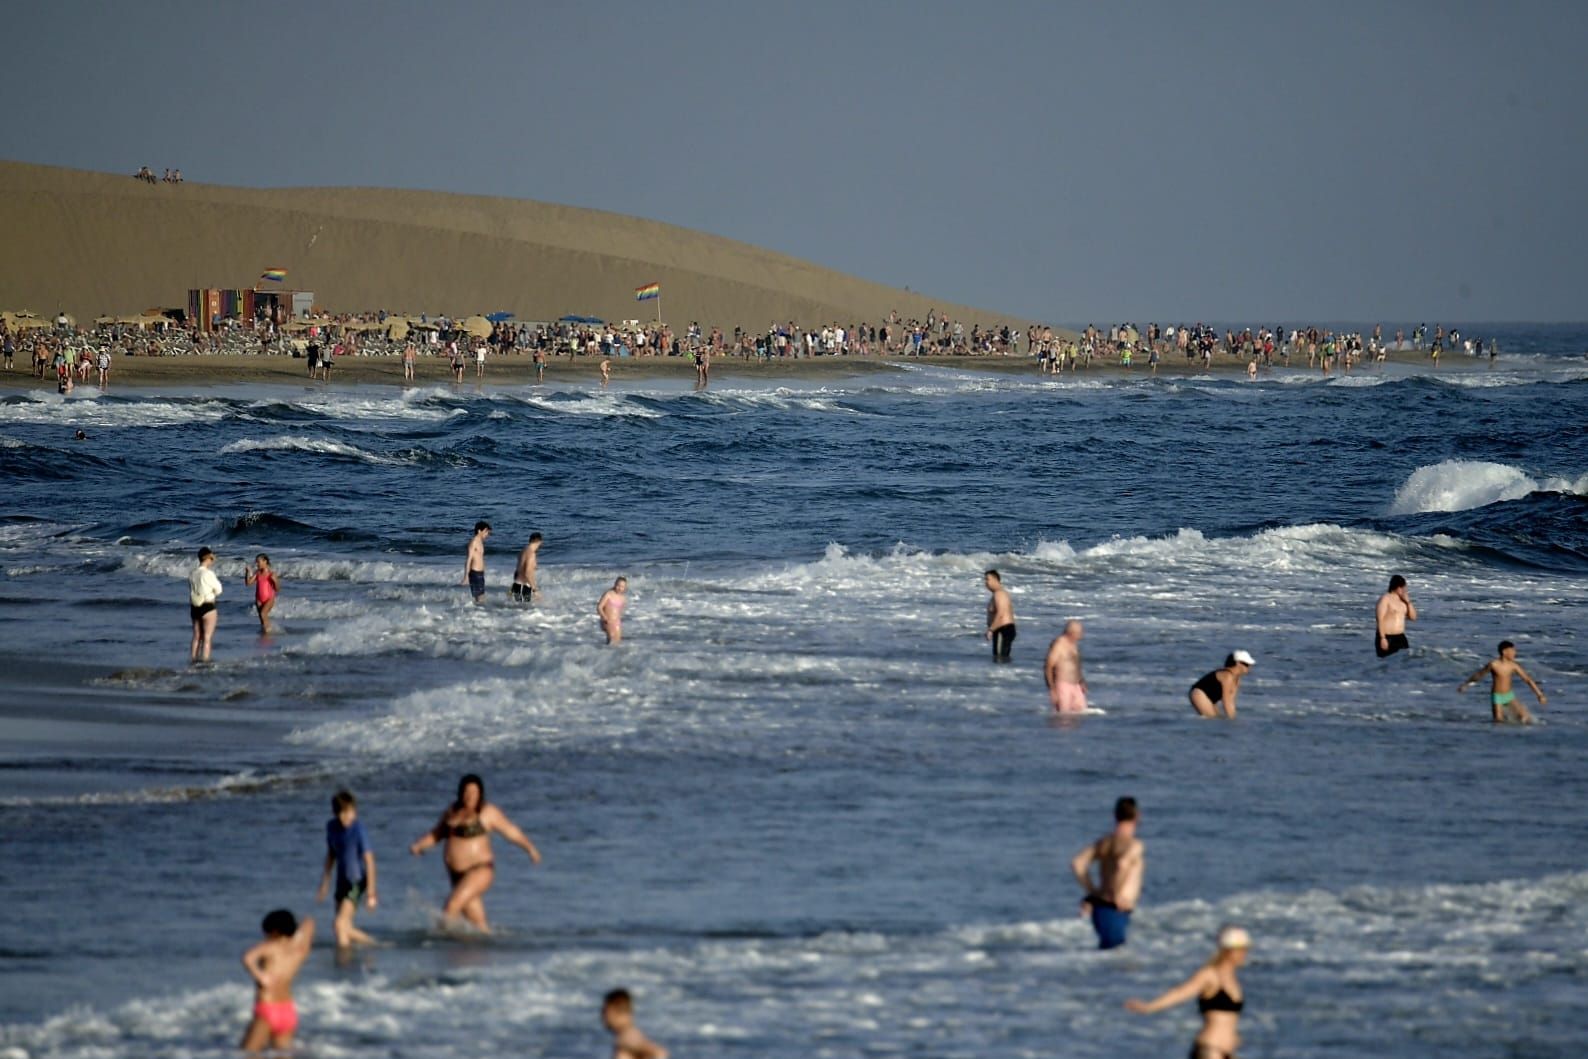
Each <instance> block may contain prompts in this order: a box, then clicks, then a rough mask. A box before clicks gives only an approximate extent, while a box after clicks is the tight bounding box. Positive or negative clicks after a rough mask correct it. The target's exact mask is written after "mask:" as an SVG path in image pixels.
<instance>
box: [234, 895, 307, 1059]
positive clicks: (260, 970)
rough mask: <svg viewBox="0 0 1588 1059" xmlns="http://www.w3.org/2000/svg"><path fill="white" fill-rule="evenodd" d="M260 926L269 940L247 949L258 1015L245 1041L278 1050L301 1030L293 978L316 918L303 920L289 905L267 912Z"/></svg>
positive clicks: (246, 1045) (248, 1047)
mask: <svg viewBox="0 0 1588 1059" xmlns="http://www.w3.org/2000/svg"><path fill="white" fill-rule="evenodd" d="M260 929H261V930H263V931H264V934H265V940H264V941H261V942H260V943H259V944H258V945H255V946H254V947H253V948H251V949H249V950H248V951H247V952H245V953H243V966H244V967H246V968H247V969H248V977H250V978H252V979H253V980H254V1017H253V1021H251V1022H250V1023H249V1024H248V1032H247V1033H244V1034H243V1042H242V1045H241V1047H242V1049H243V1051H245V1052H262V1051H264V1050H265V1048H266V1046H269V1047H270V1048H272V1049H277V1050H282V1049H287V1048H291V1047H292V1035H293V1034H295V1033H296V1032H297V1031H298V1008H297V1005H296V1004H294V1003H293V1002H292V980H293V979H294V978H296V977H297V974H298V969H299V968H301V967H302V966H303V961H304V960H305V959H307V958H308V955H309V942H311V941H313V940H314V920H312V919H305V920H304V921H303V922H302V923H299V922H298V920H297V919H296V917H294V916H293V914H292V913H291V912H289V911H287V910H286V909H285V908H278V909H276V910H275V911H274V912H272V913H270V914H269V915H267V916H266V917H265V921H264V922H263V923H262V924H260Z"/></svg>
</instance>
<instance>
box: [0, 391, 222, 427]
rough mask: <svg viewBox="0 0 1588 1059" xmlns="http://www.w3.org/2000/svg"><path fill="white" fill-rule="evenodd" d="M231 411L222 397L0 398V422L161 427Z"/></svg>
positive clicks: (209, 418) (212, 418) (207, 419)
mask: <svg viewBox="0 0 1588 1059" xmlns="http://www.w3.org/2000/svg"><path fill="white" fill-rule="evenodd" d="M230 414H232V408H231V406H230V405H229V404H227V403H226V402H225V401H216V400H206V401H173V400H162V399H152V400H123V399H110V398H103V399H101V398H99V397H95V396H83V397H66V396H64V395H61V394H34V393H30V394H28V395H27V399H26V400H21V401H9V402H0V423H45V424H58V425H60V426H69V427H85V426H89V427H100V428H102V429H110V428H116V427H164V426H176V425H179V424H182V423H195V422H214V421H216V420H220V419H224V418H226V417H227V416H228V415H230Z"/></svg>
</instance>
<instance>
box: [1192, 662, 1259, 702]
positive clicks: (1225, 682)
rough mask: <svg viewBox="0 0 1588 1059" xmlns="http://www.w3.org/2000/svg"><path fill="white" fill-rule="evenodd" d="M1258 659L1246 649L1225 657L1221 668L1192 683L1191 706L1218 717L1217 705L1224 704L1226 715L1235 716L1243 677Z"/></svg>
mask: <svg viewBox="0 0 1588 1059" xmlns="http://www.w3.org/2000/svg"><path fill="white" fill-rule="evenodd" d="M1256 664H1257V660H1256V659H1254V658H1253V657H1252V656H1251V655H1250V654H1248V653H1247V652H1245V651H1236V652H1235V653H1234V654H1231V655H1230V656H1229V657H1228V658H1226V659H1224V665H1223V667H1222V668H1220V669H1215V670H1214V671H1213V672H1211V673H1208V674H1207V675H1205V676H1204V677H1203V678H1202V679H1201V680H1199V681H1197V682H1196V683H1195V684H1193V685H1191V691H1190V694H1189V698H1190V699H1191V706H1192V708H1193V709H1195V710H1196V711H1197V713H1199V714H1201V715H1202V716H1203V717H1217V716H1218V710H1217V708H1216V707H1217V706H1218V704H1219V703H1220V702H1222V703H1223V704H1224V716H1226V717H1234V716H1235V700H1236V698H1237V697H1238V696H1239V695H1240V693H1241V678H1242V677H1244V676H1245V675H1246V674H1247V673H1250V672H1251V671H1252V667H1253V666H1255V665H1256Z"/></svg>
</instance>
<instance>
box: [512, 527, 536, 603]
mask: <svg viewBox="0 0 1588 1059" xmlns="http://www.w3.org/2000/svg"><path fill="white" fill-rule="evenodd" d="M540 544H541V536H540V534H539V533H531V534H530V535H529V543H528V544H526V545H524V550H523V551H521V552H519V553H518V568H517V569H515V570H514V571H513V587H512V588H511V589H509V590H508V595H510V596H512V597H513V599H514V601H515V602H518V603H533V602H535V593H536V592H538V591H540V585H539V583H538V582H537V581H536V580H535V576H536V572H537V571H538V569H539V567H540Z"/></svg>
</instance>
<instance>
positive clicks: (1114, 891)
mask: <svg viewBox="0 0 1588 1059" xmlns="http://www.w3.org/2000/svg"><path fill="white" fill-rule="evenodd" d="M1138 815H1139V812H1138V810H1137V808H1136V799H1134V798H1121V799H1119V801H1117V802H1115V803H1114V830H1113V831H1112V832H1110V833H1109V834H1106V835H1104V836H1103V837H1102V838H1100V839H1098V840H1097V841H1096V842H1093V843H1091V844H1090V845H1088V846H1087V847H1086V848H1084V849H1082V850H1081V852H1079V853H1077V854H1076V855H1075V858H1074V859H1073V860H1071V861H1070V871H1071V872H1073V873H1074V875H1075V881H1076V882H1078V883H1080V884H1081V889H1082V890H1083V891H1085V893H1086V896H1085V897H1083V898H1082V899H1081V917H1082V918H1083V919H1087V918H1089V919H1091V921H1092V929H1093V930H1095V931H1097V947H1098V948H1099V949H1117V948H1119V946H1121V945H1123V944H1125V932H1126V931H1127V930H1129V929H1130V914H1131V913H1132V912H1134V911H1135V910H1136V902H1137V901H1138V900H1139V899H1140V898H1141V883H1142V876H1143V875H1144V874H1145V872H1146V870H1147V860H1146V851H1147V847H1146V845H1145V844H1144V843H1143V842H1142V841H1141V839H1139V838H1137V837H1136V819H1137V817H1138ZM1093 864H1096V865H1097V881H1096V882H1093V881H1092V865H1093Z"/></svg>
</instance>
